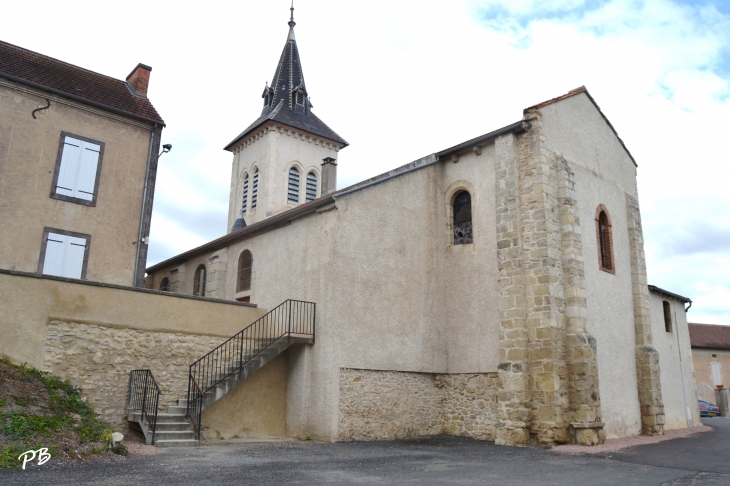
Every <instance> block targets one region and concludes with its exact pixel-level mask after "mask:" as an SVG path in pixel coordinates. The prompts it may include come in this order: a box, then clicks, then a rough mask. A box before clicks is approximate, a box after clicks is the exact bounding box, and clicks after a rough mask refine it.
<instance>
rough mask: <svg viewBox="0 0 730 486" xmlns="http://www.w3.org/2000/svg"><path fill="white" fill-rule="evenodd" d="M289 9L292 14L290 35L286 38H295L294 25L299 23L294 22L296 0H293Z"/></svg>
mask: <svg viewBox="0 0 730 486" xmlns="http://www.w3.org/2000/svg"><path fill="white" fill-rule="evenodd" d="M289 10H290V11H291V16H290V17H289V36H288V37H287V38H286V40H295V39H294V26H295V25H297V23H296V22H294V0H291V8H290V9H289Z"/></svg>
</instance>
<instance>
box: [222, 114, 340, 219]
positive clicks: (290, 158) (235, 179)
mask: <svg viewBox="0 0 730 486" xmlns="http://www.w3.org/2000/svg"><path fill="white" fill-rule="evenodd" d="M340 148H341V145H339V144H334V143H333V142H331V141H328V140H326V139H323V138H320V137H313V136H312V135H311V134H308V133H306V132H303V131H301V130H294V129H292V128H290V127H287V126H284V125H279V124H274V123H269V124H266V125H264V126H263V127H262V128H261V129H260V130H258V131H256V132H255V133H254V134H252V135H251V136H250V137H247V138H246V139H245V140H244V141H241V142H239V144H237V145H236V147H234V148H233V163H232V167H231V191H230V199H229V204H228V228H227V229H228V230H230V228H231V226H232V225H233V223H234V221H235V220H236V218H238V215H239V213H240V211H241V206H242V204H243V180H244V177H245V175H246V174H248V175H249V185H248V200H247V207H246V212H245V214H244V219H245V220H246V224H249V225H250V224H253V223H257V222H259V221H261V220H263V219H266V218H268V217H269V216H273V215H274V214H277V213H280V212H282V211H286V210H287V209H291V208H293V207H296V206H297V205H296V204H289V203H288V202H287V187H288V182H289V169H290V168H291V167H292V166H294V167H296V168H297V169H298V170H299V204H302V203H304V202H305V195H306V179H307V174H308V173H309V172H314V173H315V174H316V175H317V196H319V195H320V193H321V182H322V159H324V158H325V157H332V158H333V159H335V160H336V159H337V152H338V150H339V149H340ZM256 167H258V170H259V186H258V203H257V207H256V210H255V211H251V197H252V194H253V170H254V168H256Z"/></svg>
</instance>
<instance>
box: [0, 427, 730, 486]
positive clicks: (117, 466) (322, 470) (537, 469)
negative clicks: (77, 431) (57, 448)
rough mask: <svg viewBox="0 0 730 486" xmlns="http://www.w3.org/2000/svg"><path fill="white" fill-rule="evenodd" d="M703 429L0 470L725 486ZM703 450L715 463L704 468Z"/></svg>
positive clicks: (5, 479)
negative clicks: (568, 443) (558, 442)
mask: <svg viewBox="0 0 730 486" xmlns="http://www.w3.org/2000/svg"><path fill="white" fill-rule="evenodd" d="M712 420H714V422H711V421H712ZM711 421H706V422H705V423H706V424H708V425H710V426H711V427H712V430H711V431H710V432H704V433H695V434H693V435H691V436H688V437H682V438H677V439H675V440H668V441H664V442H661V443H657V444H647V445H635V446H632V447H630V448H629V449H624V450H620V451H613V452H611V451H603V452H601V453H599V454H578V455H576V454H566V453H564V452H561V451H560V450H558V449H540V448H511V447H498V446H495V445H493V444H491V443H485V442H477V441H472V440H468V439H462V438H456V437H445V436H439V437H428V438H419V439H408V440H397V441H380V442H340V443H323V442H314V441H306V442H302V441H275V442H271V441H268V442H253V441H244V442H223V441H221V442H211V443H210V444H209V445H206V446H204V447H200V448H190V449H157V450H156V452H157V454H156V455H138V456H130V457H129V458H127V459H122V460H109V459H102V460H98V461H93V462H87V463H80V462H79V463H73V464H64V465H60V464H53V463H52V461H51V462H49V463H47V464H45V465H43V466H33V467H29V469H27V470H26V471H17V470H15V471H8V470H4V471H0V484H3V485H4V484H13V485H31V484H32V485H43V484H53V485H77V484H103V485H128V484H151V485H157V484H160V485H168V484H169V485H186V484H210V485H223V484H322V483H327V484H418V485H419V486H422V485H431V484H450V485H451V484H454V485H461V484H464V485H466V484H495V485H533V484H534V485H547V486H549V485H561V486H562V485H565V484H590V485H591V486H593V485H615V484H620V485H622V486H623V485H667V486H669V485H674V486H680V485H681V486H684V485H727V484H730V464H725V465H724V466H723V463H724V462H730V461H727V459H728V458H729V457H728V453H727V452H726V451H728V450H730V448H728V447H727V446H728V441H730V421H728V420H722V419H711ZM708 444H709V445H711V448H712V449H713V450H714V451H715V452H714V454H715V455H718V456H719V458H720V459H721V460H718V461H715V462H709V463H706V462H703V461H704V460H703V457H706V456H707V453H708V450H707V445H708ZM722 447H724V449H718V448H722Z"/></svg>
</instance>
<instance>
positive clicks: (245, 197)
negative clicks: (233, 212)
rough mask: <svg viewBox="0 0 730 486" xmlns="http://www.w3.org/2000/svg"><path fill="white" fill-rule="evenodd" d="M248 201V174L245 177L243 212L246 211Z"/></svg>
mask: <svg viewBox="0 0 730 486" xmlns="http://www.w3.org/2000/svg"><path fill="white" fill-rule="evenodd" d="M247 203H248V174H246V177H244V178H243V205H242V206H241V212H242V213H245V212H246V204H247Z"/></svg>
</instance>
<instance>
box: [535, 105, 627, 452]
mask: <svg viewBox="0 0 730 486" xmlns="http://www.w3.org/2000/svg"><path fill="white" fill-rule="evenodd" d="M540 111H541V113H542V115H543V118H542V122H543V130H544V135H545V137H546V145H547V147H548V148H549V149H550V150H551V151H553V152H555V153H556V154H558V155H562V156H563V157H564V158H565V160H566V161H567V163H568V164H569V166H570V168H571V169H572V170H573V171H574V172H575V181H576V188H575V194H576V199H577V207H578V214H579V215H580V222H581V231H582V235H583V257H584V259H585V284H586V300H587V307H588V332H590V333H591V334H592V335H593V336H594V337H595V338H596V342H597V346H598V377H599V387H600V393H601V411H602V416H603V418H604V421H605V423H606V428H605V430H606V437H607V438H615V437H624V436H631V435H638V434H640V433H641V415H640V409H639V401H638V391H637V381H636V359H635V344H636V339H635V335H634V308H633V294H632V283H631V262H630V259H629V239H628V223H627V210H626V193H628V194H630V195H632V196H633V197H634V198H638V196H637V192H636V169H635V166H634V164H633V162H632V161H631V159H630V158H629V157H628V155H627V154H626V152H625V150H624V149H623V147H622V146H621V144H620V142H619V141H618V140H617V139H616V136H615V135H614V133H613V131H612V130H611V129H610V127H609V126H608V125H607V124H606V122H605V120H604V119H603V117H601V115H600V113H599V112H598V111H597V110H596V108H595V106H594V105H593V103H591V101H590V99H589V98H588V97H587V96H586V95H585V94H579V95H576V96H573V97H570V98H567V99H565V100H562V101H559V102H557V103H554V104H552V105H548V106H546V107H543V108H541V109H540ZM599 204H603V205H605V206H606V208H607V210H608V212H609V215H610V218H611V223H612V235H613V245H614V261H615V269H616V272H615V274H610V273H607V272H604V271H601V270H600V269H599V264H598V243H597V241H596V228H595V214H596V209H597V208H598V205H599Z"/></svg>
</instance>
